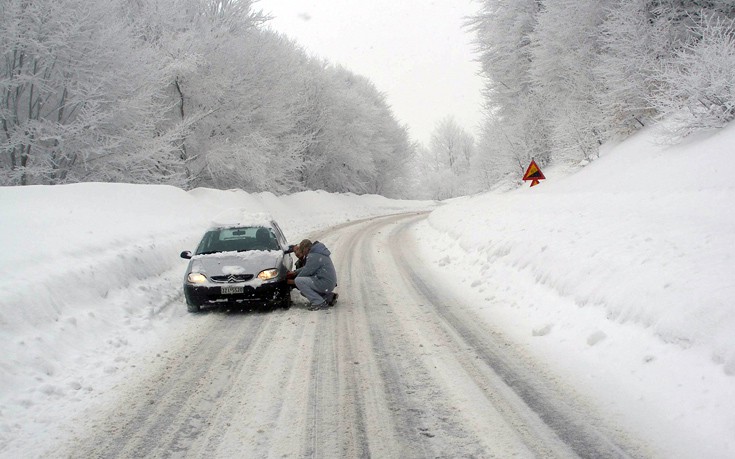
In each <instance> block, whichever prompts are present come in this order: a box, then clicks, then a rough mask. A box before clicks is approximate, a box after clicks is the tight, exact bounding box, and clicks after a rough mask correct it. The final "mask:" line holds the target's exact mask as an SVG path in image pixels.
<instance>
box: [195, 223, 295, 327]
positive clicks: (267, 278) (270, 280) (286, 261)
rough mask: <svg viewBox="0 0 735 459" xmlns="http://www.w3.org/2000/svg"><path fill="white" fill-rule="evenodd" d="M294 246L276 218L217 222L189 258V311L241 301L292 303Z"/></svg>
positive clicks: (268, 307) (285, 305)
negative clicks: (290, 282)
mask: <svg viewBox="0 0 735 459" xmlns="http://www.w3.org/2000/svg"><path fill="white" fill-rule="evenodd" d="M291 251H292V250H291V247H290V246H289V245H288V243H287V242H286V238H285V237H284V235H283V231H281V229H280V228H279V226H278V224H277V223H276V222H275V221H273V220H267V221H260V222H257V223H251V224H248V225H244V224H239V223H238V224H230V225H215V226H213V227H211V228H209V229H208V230H207V231H206V233H204V236H203V237H202V239H201V242H199V245H198V246H197V248H196V251H195V252H194V254H192V253H191V252H190V251H184V252H181V258H185V259H188V260H189V265H188V267H187V269H186V273H185V275H184V296H185V298H186V305H187V309H188V310H189V312H193V313H196V312H199V311H200V310H201V309H202V308H203V307H205V306H222V305H241V306H243V307H247V308H248V309H254V308H257V309H266V310H272V309H276V308H277V307H282V308H284V309H288V308H289V307H290V306H291V288H290V286H289V285H288V284H287V283H286V273H287V272H288V271H291V270H292V269H293V258H292V255H291Z"/></svg>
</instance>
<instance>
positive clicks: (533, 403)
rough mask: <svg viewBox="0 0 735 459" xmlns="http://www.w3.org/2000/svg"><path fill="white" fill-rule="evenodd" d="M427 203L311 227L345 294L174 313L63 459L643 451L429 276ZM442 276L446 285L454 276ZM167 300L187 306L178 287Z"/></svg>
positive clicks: (599, 454) (81, 424)
mask: <svg viewBox="0 0 735 459" xmlns="http://www.w3.org/2000/svg"><path fill="white" fill-rule="evenodd" d="M425 217H426V214H403V215H397V216H389V217H382V218H376V219H369V220H363V221H360V222H356V223H354V222H353V223H348V224H345V225H342V226H339V227H335V228H332V229H330V230H327V231H325V232H322V233H319V234H314V235H312V237H313V238H317V239H319V240H321V241H323V242H324V243H325V244H326V245H327V246H328V247H329V248H330V249H331V250H332V251H333V253H334V255H333V258H334V260H335V264H336V266H337V268H338V274H339V287H338V291H339V293H340V302H339V303H338V306H337V307H335V308H334V309H331V310H329V311H326V312H324V311H319V312H310V311H308V310H307V309H306V308H305V303H304V301H303V300H301V299H300V297H299V296H298V294H297V293H294V299H295V300H296V301H295V304H294V306H293V307H292V308H291V309H290V310H288V311H284V310H278V311H275V312H271V313H254V312H243V311H229V312H227V311H220V312H211V313H204V314H201V315H191V316H189V317H186V318H185V319H184V320H178V321H175V322H174V323H173V324H174V326H175V327H177V329H176V330H171V332H170V333H169V336H170V338H169V339H168V340H167V341H166V342H165V345H164V346H163V347H161V348H160V349H157V350H154V351H152V353H151V355H153V353H155V354H156V356H157V357H158V358H152V359H149V360H146V361H142V362H139V365H138V366H137V367H136V371H134V372H133V371H131V373H134V374H133V375H131V379H129V380H128V381H127V382H126V384H125V385H124V386H122V387H121V388H120V389H119V391H118V394H117V396H116V401H115V403H113V404H111V405H109V406H108V407H107V408H106V409H105V410H103V411H101V412H98V413H96V414H95V415H94V416H91V417H90V416H89V415H85V416H86V418H85V419H84V420H83V421H81V420H80V421H79V422H78V423H76V425H77V426H78V427H77V429H76V433H75V437H74V438H72V439H69V440H67V442H66V444H65V445H64V447H63V448H62V449H59V450H56V453H55V454H58V455H59V457H143V456H144V457H184V456H186V457H325V458H326V457H400V458H407V457H422V458H423V457H512V456H515V457H574V456H575V455H579V456H583V457H628V456H632V457H642V456H649V455H650V452H648V451H646V449H645V447H644V446H642V445H641V444H640V443H639V442H638V441H636V440H635V439H634V438H633V437H631V436H628V435H626V433H625V428H624V426H612V425H608V424H607V423H606V421H605V419H606V416H605V414H604V413H601V412H598V411H597V408H596V407H595V406H592V405H590V404H589V403H587V402H586V401H585V400H583V399H582V398H581V397H580V396H579V395H576V394H575V393H574V391H573V389H572V388H571V386H568V385H567V384H565V382H564V381H560V380H558V379H556V378H555V377H553V376H551V373H550V372H548V371H546V370H545V368H544V365H542V364H540V363H538V362H535V361H533V359H532V358H531V357H530V356H528V355H522V354H520V353H519V352H518V350H517V349H516V348H515V347H514V346H512V345H511V343H509V342H507V341H506V340H505V339H504V338H503V335H502V334H501V333H499V332H498V331H496V330H493V329H492V327H489V326H488V325H487V323H486V322H484V321H482V320H479V318H478V317H476V316H475V315H474V313H473V312H472V308H471V307H469V306H470V305H464V304H462V300H461V299H459V298H456V297H454V296H452V294H451V293H449V292H448V289H446V288H442V285H440V284H437V283H436V282H435V281H432V280H431V278H430V277H427V276H425V273H424V272H423V270H422V266H421V262H420V259H419V257H418V255H417V251H416V250H415V248H414V246H413V244H414V243H415V241H414V236H413V234H412V232H411V229H412V227H413V226H414V225H415V224H416V223H417V222H419V221H422V220H424V219H425ZM447 282H451V280H450V279H447ZM167 307H172V308H182V309H183V308H185V306H184V304H183V299H178V300H176V301H174V302H173V303H171V304H169V305H168V306H167Z"/></svg>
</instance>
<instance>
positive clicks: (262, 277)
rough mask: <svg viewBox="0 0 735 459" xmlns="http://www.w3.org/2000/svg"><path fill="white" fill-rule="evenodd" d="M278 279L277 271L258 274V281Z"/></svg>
mask: <svg viewBox="0 0 735 459" xmlns="http://www.w3.org/2000/svg"><path fill="white" fill-rule="evenodd" d="M276 277H278V270H277V269H266V270H264V271H261V272H259V273H258V279H260V280H271V279H275V278H276Z"/></svg>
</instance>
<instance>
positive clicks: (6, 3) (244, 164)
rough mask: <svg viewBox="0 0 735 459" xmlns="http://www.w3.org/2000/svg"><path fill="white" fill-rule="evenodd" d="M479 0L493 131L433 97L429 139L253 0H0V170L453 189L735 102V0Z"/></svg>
mask: <svg viewBox="0 0 735 459" xmlns="http://www.w3.org/2000/svg"><path fill="white" fill-rule="evenodd" d="M478 3H479V5H480V10H479V13H478V14H477V15H476V16H474V17H470V18H467V21H466V29H467V32H468V33H470V34H472V36H473V37H474V42H475V46H476V52H477V59H478V61H479V62H480V64H481V68H482V76H483V78H484V81H485V88H484V93H483V100H484V110H485V121H484V123H483V125H482V129H481V133H480V135H479V136H478V138H477V139H475V138H473V136H472V135H470V134H468V130H467V127H463V126H459V125H457V123H456V122H455V121H454V117H453V116H452V114H437V118H442V116H443V115H444V117H443V118H442V121H440V122H439V123H438V124H437V126H436V128H435V131H434V134H433V135H432V138H431V142H430V144H429V145H421V144H419V143H418V142H416V141H413V140H412V139H411V138H410V137H409V135H408V129H407V127H406V126H403V125H402V124H401V123H400V122H399V121H398V120H397V119H396V118H395V116H394V114H393V113H392V111H391V108H390V106H389V104H388V102H387V101H386V97H385V95H384V94H383V93H382V92H380V91H379V89H378V88H376V87H375V86H374V85H373V83H372V82H371V81H370V79H369V78H368V77H366V76H361V75H356V74H354V73H353V72H351V71H350V70H349V69H345V68H342V67H340V66H338V65H334V64H332V63H329V62H328V61H326V60H322V59H320V58H318V57H314V56H310V55H308V54H307V53H306V52H305V51H304V50H303V49H301V48H300V47H299V45H298V43H296V42H293V41H292V40H290V39H288V38H287V37H285V36H283V35H280V34H278V33H275V32H273V31H272V30H270V29H269V28H268V27H267V24H268V20H269V18H268V17H267V16H266V15H264V14H263V13H262V12H261V11H260V10H259V9H258V8H257V1H254V0H110V1H106V0H105V1H101V0H98V1H90V0H35V1H30V0H0V53H2V64H3V65H2V67H1V68H0V93H1V96H0V97H1V99H0V120H2V133H1V134H0V185H6V186H8V185H10V186H13V185H35V184H50V185H52V184H64V183H76V182H92V181H94V182H126V183H148V184H168V185H173V186H177V187H181V188H183V189H191V188H194V187H211V188H219V189H230V188H239V189H243V190H246V191H251V192H257V191H271V192H273V193H276V194H282V193H292V192H297V191H301V190H315V189H322V190H326V191H330V192H351V193H356V194H367V193H374V194H381V195H384V196H388V197H399V198H404V197H405V198H427V199H445V198H449V197H453V196H460V195H466V194H471V193H477V192H481V191H484V190H488V189H492V188H494V187H497V186H499V185H501V184H506V185H507V184H511V186H513V184H515V185H517V184H518V183H519V179H520V177H521V175H522V172H523V169H524V168H525V167H526V165H527V164H528V162H529V161H530V160H531V159H535V160H536V161H537V163H539V164H540V165H542V166H546V165H549V164H558V165H568V166H569V167H580V166H583V165H584V164H586V163H588V162H589V161H593V160H594V159H596V158H597V157H598V156H599V154H600V148H601V146H603V145H604V144H605V143H606V142H610V141H616V140H621V139H623V138H625V137H627V136H629V135H631V134H633V133H634V132H635V131H637V130H639V129H641V128H643V127H645V126H651V125H659V126H661V127H663V128H664V131H665V132H666V138H665V139H664V141H669V142H676V141H679V140H681V139H683V138H684V137H686V136H688V135H690V134H692V133H693V132H696V131H699V130H702V129H713V128H719V127H722V126H724V125H725V124H727V123H728V122H729V121H731V120H732V119H733V118H734V117H735V26H734V21H735V4H734V3H733V2H732V0H688V1H687V0H478ZM366 39H369V37H366ZM397 46H400V43H397Z"/></svg>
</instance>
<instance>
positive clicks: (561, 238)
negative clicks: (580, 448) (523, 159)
mask: <svg viewBox="0 0 735 459" xmlns="http://www.w3.org/2000/svg"><path fill="white" fill-rule="evenodd" d="M733 145H735V124H734V125H731V126H729V127H728V128H727V129H724V130H722V131H718V132H715V133H710V134H708V135H702V136H699V137H698V138H693V139H690V140H689V141H688V142H686V143H684V144H680V145H676V146H670V145H668V146H667V145H664V144H661V143H660V142H659V141H658V136H657V135H656V133H655V132H651V131H646V132H641V133H639V134H638V135H636V136H634V137H632V138H630V139H628V140H627V141H625V142H623V143H622V144H620V145H617V146H614V147H611V148H608V149H606V150H605V151H604V153H603V155H602V157H601V158H600V159H599V160H597V161H594V162H592V163H591V164H589V165H588V166H587V167H585V168H583V169H582V170H580V171H579V172H578V173H575V174H573V175H568V176H563V175H561V176H560V175H557V174H556V171H555V170H554V169H553V168H552V169H551V170H548V171H547V170H545V171H544V172H545V175H546V177H547V179H548V180H546V181H544V182H542V183H541V184H540V185H538V186H536V187H533V188H530V187H528V185H526V186H525V187H523V188H522V189H518V190H516V191H513V192H510V193H504V194H494V193H488V194H483V195H479V196H474V197H468V198H462V199H459V200H455V201H453V203H452V204H451V205H445V206H442V207H440V208H438V209H437V210H435V211H434V212H433V213H432V214H431V216H430V218H429V220H428V222H427V223H426V224H425V225H424V228H423V230H422V232H421V238H422V241H423V242H424V247H425V248H426V249H427V250H426V252H425V253H424V254H423V256H424V257H425V258H426V259H427V266H433V267H434V272H435V274H436V276H437V277H438V278H441V279H444V280H446V279H451V280H452V281H453V282H454V285H455V287H456V290H457V291H458V293H459V294H461V295H463V296H465V297H467V298H468V301H469V302H470V303H471V304H472V305H473V307H475V308H477V309H478V310H481V311H482V314H483V316H484V317H485V318H486V319H487V321H488V323H489V324H490V326H491V327H492V328H495V329H499V330H502V331H503V332H505V333H508V334H510V335H511V336H512V337H513V338H514V340H515V341H516V342H518V343H520V344H521V345H523V346H524V347H525V348H527V349H528V350H529V352H532V353H535V354H536V355H537V356H538V357H540V358H541V359H542V360H543V361H545V362H547V363H548V364H549V366H550V367H553V368H555V369H557V370H560V371H564V372H566V374H567V376H568V377H569V378H570V379H573V380H577V381H578V382H579V384H580V386H581V387H585V388H586V389H585V390H586V391H587V392H588V393H589V394H591V395H592V396H594V397H596V398H599V399H601V400H605V401H606V403H607V404H608V406H609V408H610V410H611V411H612V412H616V413H619V417H620V418H621V419H622V420H624V421H625V423H627V424H628V425H634V426H638V428H639V429H640V431H642V432H648V435H650V436H651V437H655V438H656V439H657V441H658V442H659V443H660V444H661V445H663V446H662V447H663V448H665V450H667V451H668V455H669V457H692V458H693V457H710V458H712V457H723V458H724V457H735V212H733V210H735V204H734V203H735V182H734V181H733V180H731V179H730V174H731V168H732V157H733V154H732V153H733V150H732V149H733Z"/></svg>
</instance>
